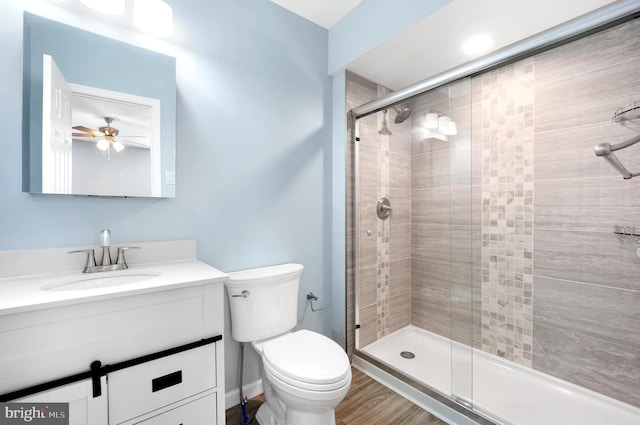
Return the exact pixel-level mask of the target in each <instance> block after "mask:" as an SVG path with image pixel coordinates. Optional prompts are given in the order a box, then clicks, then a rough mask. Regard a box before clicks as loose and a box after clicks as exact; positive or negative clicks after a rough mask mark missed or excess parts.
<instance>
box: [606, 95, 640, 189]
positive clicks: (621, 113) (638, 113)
mask: <svg viewBox="0 0 640 425" xmlns="http://www.w3.org/2000/svg"><path fill="white" fill-rule="evenodd" d="M636 118H640V100H636V101H635V102H633V103H630V104H629V105H627V106H623V107H621V108H618V110H616V111H615V112H614V114H613V118H612V119H611V121H613V122H615V123H618V124H620V125H625V126H626V125H627V124H628V122H629V121H631V120H633V119H636ZM638 142H640V135H637V136H635V137H633V138H631V139H629V140H627V141H624V142H621V143H618V144H616V145H612V144H610V143H600V144H599V145H596V148H595V153H596V156H600V157H602V158H604V159H605V160H606V161H607V162H608V163H609V164H611V166H612V167H613V168H615V169H616V170H617V171H618V172H619V173H620V174H622V177H623V178H624V179H625V180H628V179H631V178H633V177H638V176H640V172H637V173H632V172H630V171H629V170H628V169H627V168H626V167H625V166H624V165H622V163H621V162H620V160H619V159H618V157H617V156H616V155H615V154H614V153H613V152H615V151H617V150H621V149H625V148H628V147H629V146H633V145H635V144H636V143H638Z"/></svg>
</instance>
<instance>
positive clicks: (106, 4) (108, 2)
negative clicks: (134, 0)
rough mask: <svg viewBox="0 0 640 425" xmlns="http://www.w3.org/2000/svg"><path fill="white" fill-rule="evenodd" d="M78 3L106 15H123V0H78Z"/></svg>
mask: <svg viewBox="0 0 640 425" xmlns="http://www.w3.org/2000/svg"><path fill="white" fill-rule="evenodd" d="M80 3H82V4H84V5H85V6H87V7H90V8H91V9H93V10H97V11H98V12H101V13H106V14H107V15H114V16H121V15H124V0H80Z"/></svg>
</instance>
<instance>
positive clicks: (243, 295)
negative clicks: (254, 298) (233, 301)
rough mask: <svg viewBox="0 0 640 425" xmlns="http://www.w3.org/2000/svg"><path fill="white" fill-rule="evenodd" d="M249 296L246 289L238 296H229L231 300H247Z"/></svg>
mask: <svg viewBox="0 0 640 425" xmlns="http://www.w3.org/2000/svg"><path fill="white" fill-rule="evenodd" d="M248 296H249V291H247V290H246V289H245V290H244V291H242V292H240V293H239V294H231V298H247V297H248Z"/></svg>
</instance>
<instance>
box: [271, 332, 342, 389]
mask: <svg viewBox="0 0 640 425" xmlns="http://www.w3.org/2000/svg"><path fill="white" fill-rule="evenodd" d="M262 359H263V361H264V362H265V366H266V367H269V369H271V371H272V372H276V373H277V374H278V375H280V377H281V378H285V379H286V378H289V379H286V380H287V381H290V380H293V381H297V383H305V384H314V387H315V386H318V385H319V386H324V385H327V386H330V387H333V386H334V385H333V384H337V383H341V382H343V381H344V379H345V377H347V376H348V375H349V372H350V365H349V358H348V357H347V354H346V353H345V352H344V350H343V349H342V347H340V346H339V345H338V344H336V343H335V342H334V341H332V340H331V339H329V338H327V337H326V336H324V335H320V334H318V333H315V332H311V331H307V330H300V331H297V332H293V333H290V334H286V335H284V336H281V337H279V338H275V339H273V340H270V341H267V342H265V343H264V345H263V346H262ZM341 385H343V384H341Z"/></svg>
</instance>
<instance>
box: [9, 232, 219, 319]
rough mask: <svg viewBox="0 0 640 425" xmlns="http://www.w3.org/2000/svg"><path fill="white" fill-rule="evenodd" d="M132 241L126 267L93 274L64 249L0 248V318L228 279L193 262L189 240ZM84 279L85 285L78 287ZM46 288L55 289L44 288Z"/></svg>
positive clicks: (193, 247)
mask: <svg viewBox="0 0 640 425" xmlns="http://www.w3.org/2000/svg"><path fill="white" fill-rule="evenodd" d="M135 245H136V246H139V247H141V248H142V249H140V250H135V251H132V252H130V253H129V254H128V257H127V260H128V262H129V268H128V269H125V270H118V271H107V272H97V273H82V268H83V264H84V261H86V260H85V257H83V256H82V255H76V254H74V255H68V252H69V251H70V250H71V249H70V248H58V249H45V250H26V251H0V316H4V315H8V314H14V313H22V312H27V311H34V310H41V309H46V308H51V307H60V306H66V305H72V304H79V303H85V302H92V301H99V300H106V299H110V298H120V297H128V296H132V295H140V294H146V293H152V292H159V291H167V290H172V289H178V288H187V287H192V286H198V285H203V284H209V283H220V284H222V283H223V282H224V281H225V280H226V279H227V278H228V275H227V274H226V273H224V272H222V271H220V270H218V269H216V268H214V267H211V266H209V265H208V264H206V263H204V262H202V261H199V260H197V256H196V243H195V241H194V240H184V241H168V242H151V243H140V244H135ZM129 260H130V261H129ZM114 278H115V279H114ZM119 279H120V280H119ZM85 282H87V283H88V284H87V286H88V287H89V289H85V288H82V286H84V283H85ZM69 283H71V285H69ZM65 285H69V286H65ZM43 287H44V288H45V289H43ZM52 287H57V288H54V289H46V288H52ZM61 289H66V290H61Z"/></svg>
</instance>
